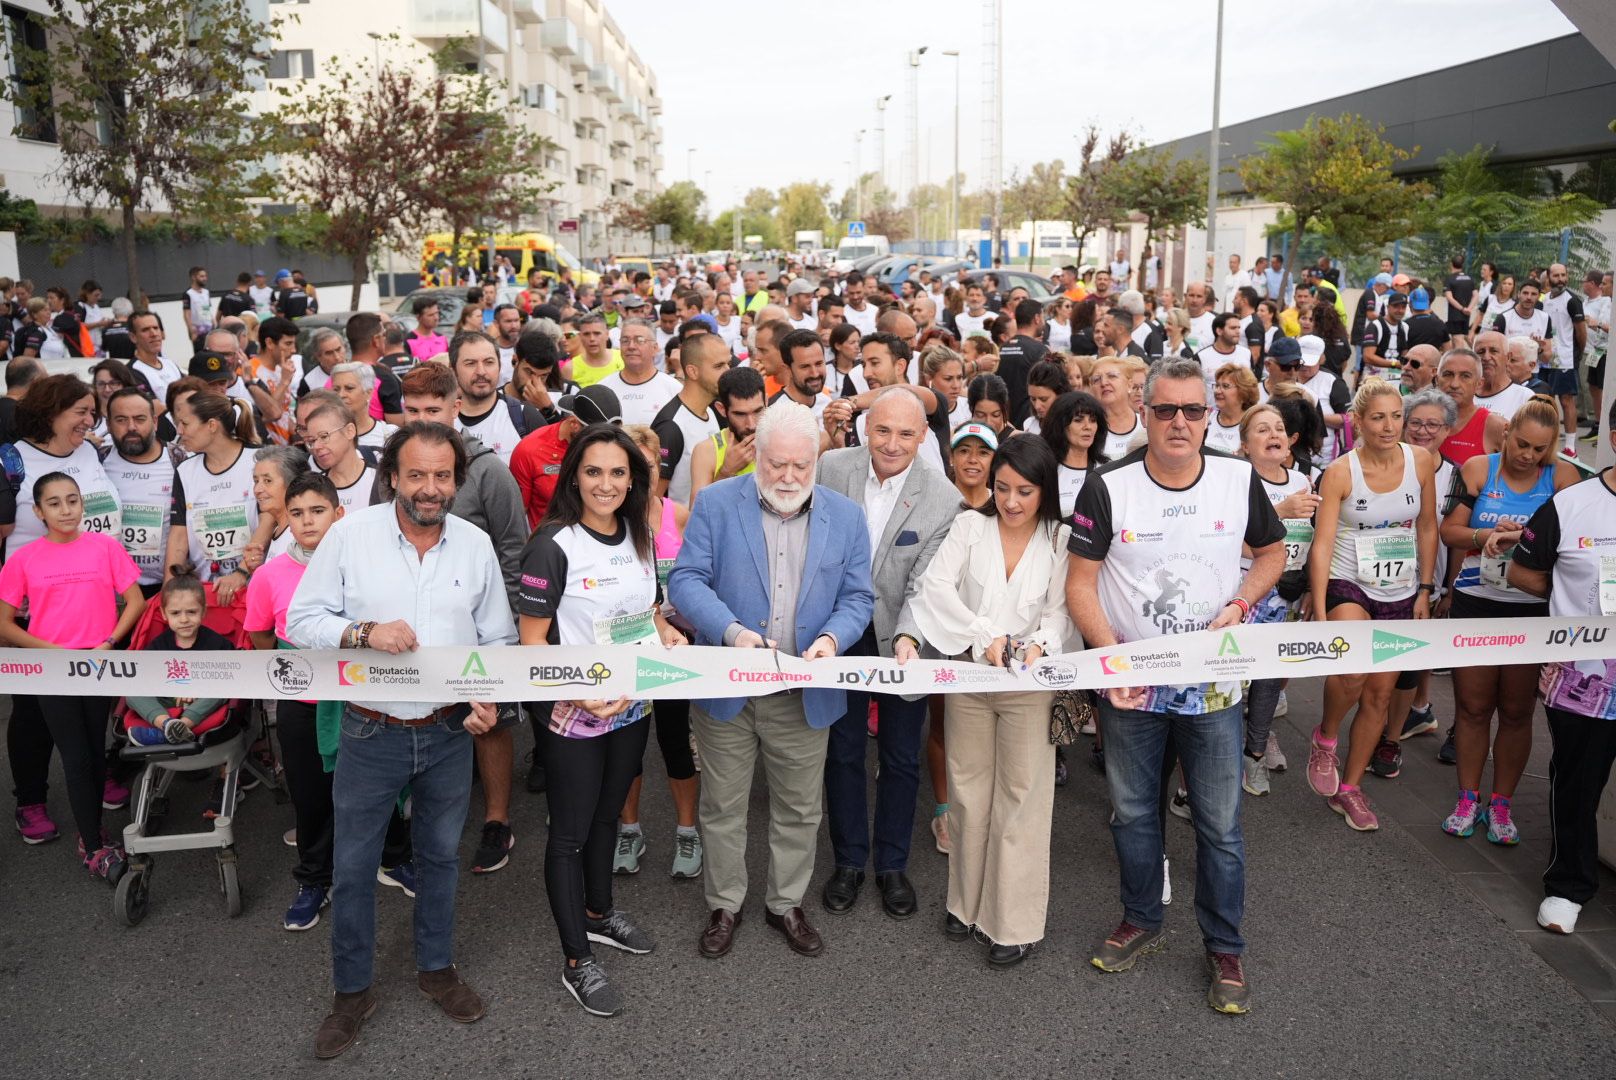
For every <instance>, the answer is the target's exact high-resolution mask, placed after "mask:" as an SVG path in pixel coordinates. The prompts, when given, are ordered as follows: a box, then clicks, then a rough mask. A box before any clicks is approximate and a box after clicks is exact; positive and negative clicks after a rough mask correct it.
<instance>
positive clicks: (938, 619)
mask: <svg viewBox="0 0 1616 1080" xmlns="http://www.w3.org/2000/svg"><path fill="white" fill-rule="evenodd" d="M1071 533H1072V530H1071V527H1070V526H1068V525H1059V526H1055V527H1053V528H1052V527H1050V526H1047V525H1045V526H1041V527H1040V528H1039V529H1038V530H1037V531H1036V532H1035V533H1033V536H1032V539H1031V540H1029V541H1027V550H1026V551H1024V552H1022V554H1021V558H1020V559H1019V560H1018V561H1017V562H1016V569H1015V572H1014V573H1012V574H1011V575H1010V576H1009V578H1008V579H1006V577H1005V574H1004V548H1003V547H1002V546H1000V544H999V519H998V518H996V517H988V516H987V515H986V514H983V513H981V512H980V511H977V510H966V511H963V512H962V513H961V514H960V515H959V516H958V517H956V518H955V519H954V524H953V525H951V526H949V529H948V535H947V536H946V537H944V538H943V546H942V547H940V548H938V549H937V554H936V555H935V556H933V558H932V560H931V563H930V564H929V565H928V566H927V567H926V573H925V576H924V577H922V578H921V581H920V594H919V595H918V596H917V597H916V598H915V604H914V608H913V609H912V610H913V612H914V617H915V625H916V626H918V627H919V628H920V633H921V635H922V636H923V637H924V638H925V640H926V644H928V645H930V646H932V647H933V648H935V649H938V650H939V651H941V652H942V653H943V654H945V655H947V656H958V655H960V654H962V653H966V652H969V653H970V654H971V659H972V660H974V661H977V662H978V663H980V662H981V661H982V659H983V657H984V655H985V654H986V653H987V648H988V646H989V645H991V644H992V643H993V640H994V639H995V638H998V637H1004V636H1008V637H1009V638H1010V640H1012V641H1025V642H1028V643H1030V644H1036V645H1038V646H1040V647H1041V648H1042V649H1043V650H1044V652H1045V653H1046V654H1050V653H1058V652H1061V651H1063V650H1064V649H1065V646H1066V642H1067V641H1068V640H1069V639H1070V638H1071V637H1072V636H1073V630H1072V621H1071V619H1069V618H1067V615H1066V543H1067V540H1068V539H1069V538H1070V536H1071Z"/></svg>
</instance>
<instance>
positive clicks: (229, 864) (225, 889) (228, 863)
mask: <svg viewBox="0 0 1616 1080" xmlns="http://www.w3.org/2000/svg"><path fill="white" fill-rule="evenodd" d="M219 892H220V893H221V894H222V895H223V896H224V910H225V914H227V915H229V916H230V917H231V918H232V919H233V918H235V917H236V916H237V915H240V914H241V882H240V880H239V879H238V878H237V877H236V853H235V852H234V851H233V850H230V849H229V848H226V849H225V850H224V851H221V852H219Z"/></svg>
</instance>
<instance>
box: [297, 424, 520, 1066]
mask: <svg viewBox="0 0 1616 1080" xmlns="http://www.w3.org/2000/svg"><path fill="white" fill-rule="evenodd" d="M381 469H382V472H383V473H384V474H385V475H386V476H387V479H388V483H389V486H390V487H391V489H392V490H393V492H394V497H393V500H392V501H391V502H385V503H378V504H377V505H375V506H369V507H366V508H364V509H363V510H359V511H356V512H355V513H353V514H350V515H347V516H346V517H344V518H343V519H342V521H340V522H339V523H338V524H337V525H336V526H335V527H333V528H332V530H331V532H329V533H327V534H326V538H325V540H324V541H323V542H322V543H321V544H320V546H319V548H318V549H316V551H315V553H314V555H313V557H312V558H311V559H310V560H309V565H308V569H307V570H306V571H305V572H304V575H303V580H302V582H301V583H300V584H299V585H298V589H297V592H296V593H295V594H294V595H293V597H292V603H291V606H290V608H289V609H288V610H287V613H286V629H287V636H288V637H289V638H290V639H291V640H292V641H293V642H294V643H296V644H297V645H299V646H302V647H303V648H310V649H335V648H348V649H355V648H359V649H376V650H380V651H382V652H386V653H391V654H393V655H395V656H399V654H403V653H410V652H413V651H415V649H417V648H418V647H420V646H423V645H424V646H435V645H452V646H459V647H462V648H464V647H471V648H475V647H477V646H479V645H510V644H513V643H514V642H515V641H516V627H515V623H514V621H513V620H512V618H511V608H510V602H509V600H508V599H507V597H506V593H505V580H504V578H503V577H502V576H501V574H500V568H499V560H498V558H497V557H496V556H495V554H494V546H493V544H492V542H491V541H490V540H489V539H488V536H487V534H485V533H484V532H482V531H481V530H480V529H478V528H477V527H476V526H474V525H472V524H471V523H469V522H467V521H465V520H463V519H461V518H457V517H454V516H452V515H451V514H450V513H449V507H450V505H451V504H452V503H453V502H454V496H455V489H456V488H457V487H458V486H459V485H460V484H461V483H463V482H464V480H465V475H466V450H465V447H464V446H463V445H462V444H461V442H460V437H459V436H458V435H456V434H455V432H454V429H452V428H450V427H448V426H446V425H443V424H432V423H422V422H415V423H410V424H406V425H405V426H404V427H402V428H400V429H399V433H398V437H396V438H394V439H391V440H389V442H388V446H387V451H386V452H384V454H383V457H382V464H381ZM282 655H283V656H285V657H286V659H285V660H283V661H279V662H278V663H279V665H280V666H279V667H277V668H274V669H272V675H271V677H272V679H274V680H275V681H276V683H277V686H278V687H279V689H281V691H282V692H284V693H286V694H287V695H288V696H298V695H300V694H303V693H305V692H306V691H307V690H308V687H309V683H310V675H311V673H310V671H309V665H308V663H307V662H306V661H299V660H298V659H297V658H296V657H297V654H296V653H295V652H289V653H283V654H282ZM364 666H368V665H365V664H353V665H350V667H364ZM389 667H391V668H392V669H393V670H392V671H391V672H390V673H389V675H388V676H387V677H388V678H390V679H392V680H393V681H394V682H395V683H396V682H398V681H400V680H407V679H408V678H409V670H410V668H411V667H412V665H411V664H410V661H409V658H408V657H406V656H400V658H399V661H398V662H397V663H396V664H393V665H389ZM360 674H361V677H365V678H368V677H369V676H370V673H369V672H362V673H360ZM496 719H497V717H496V714H495V707H494V705H493V704H491V703H489V702H482V701H474V702H471V703H470V704H469V705H468V704H465V703H454V702H450V703H441V702H433V701H373V702H349V703H348V704H347V706H346V707H345V709H344V713H343V717H342V736H341V739H342V741H341V749H340V751H339V753H338V756H337V768H336V772H335V774H334V776H333V777H332V792H331V798H332V804H333V807H334V810H335V822H334V824H335V836H336V841H335V851H334V854H333V875H332V885H333V891H332V929H331V965H332V976H333V978H332V981H333V983H334V985H335V989H336V995H335V999H334V1001H333V1004H332V1009H331V1014H330V1015H329V1016H327V1017H326V1018H325V1020H324V1021H323V1022H322V1023H321V1025H320V1028H319V1031H318V1032H317V1033H316V1035H315V1054H316V1056H318V1057H322V1058H332V1057H336V1056H337V1055H338V1054H341V1053H342V1052H343V1051H344V1050H347V1049H348V1047H350V1046H352V1045H353V1043H354V1040H355V1039H357V1038H358V1036H359V1029H360V1027H361V1026H362V1025H363V1024H364V1022H365V1020H366V1019H368V1018H369V1017H370V1014H371V1013H373V1012H375V1011H376V1006H377V1004H378V999H377V995H376V993H375V991H374V989H373V988H372V985H371V983H372V979H373V977H374V974H375V959H376V868H377V866H378V865H379V864H380V860H381V856H382V840H383V837H384V835H385V833H386V831H387V822H388V820H389V819H390V818H391V817H392V813H393V805H394V803H395V802H397V800H398V794H399V792H400V791H402V790H403V789H404V788H405V787H406V786H407V787H409V789H410V792H411V798H412V805H413V808H414V812H413V815H412V818H411V833H412V837H411V839H412V842H413V846H414V850H415V863H416V869H417V878H416V888H415V952H416V955H415V966H416V970H417V973H418V974H417V982H418V984H419V986H420V988H421V990H422V992H423V993H425V994H426V995H427V996H428V997H431V998H432V999H433V1000H434V1001H436V1002H437V1004H438V1006H439V1007H440V1008H442V1009H443V1011H444V1012H445V1013H447V1014H448V1015H449V1017H450V1019H452V1020H455V1021H458V1022H460V1023H471V1022H473V1021H475V1020H479V1019H481V1018H482V1015H483V1011H484V1010H483V1003H482V1001H481V999H480V998H479V997H478V996H477V993H476V991H474V990H473V989H472V988H471V987H470V986H468V985H466V983H464V982H463V981H461V979H460V976H459V974H458V973H457V972H456V970H455V966H454V957H453V936H454V914H455V885H456V880H457V878H458V876H459V852H460V834H461V830H462V829H463V828H464V826H465V823H466V810H467V807H468V805H469V803H470V799H471V761H472V739H471V737H472V736H476V735H481V734H483V733H484V732H486V731H489V730H491V729H492V728H493V726H494V724H495V722H496Z"/></svg>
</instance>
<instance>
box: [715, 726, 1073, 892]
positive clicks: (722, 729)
mask: <svg viewBox="0 0 1616 1080" xmlns="http://www.w3.org/2000/svg"><path fill="white" fill-rule="evenodd" d="M690 730H691V731H692V732H693V733H694V734H695V736H696V748H697V749H698V750H699V751H700V752H701V803H700V814H701V818H700V820H701V846H702V858H703V863H704V865H703V869H702V872H703V877H704V879H705V884H706V888H707V907H708V909H709V910H715V909H717V908H723V909H724V910H726V911H734V912H739V911H740V910H741V905H742V904H743V903H744V902H745V901H746V809H747V803H748V801H749V800H750V798H751V795H752V774H753V771H754V770H755V768H756V765H757V759H758V755H759V753H760V752H761V754H762V757H763V776H764V779H765V780H766V781H767V782H768V785H769V874H768V892H767V894H766V895H765V897H764V903H765V905H766V906H767V907H768V909H769V910H770V911H772V912H774V913H775V914H776V915H783V914H785V913H786V912H788V911H790V910H791V909H792V908H794V907H801V906H802V898H803V896H804V895H806V894H807V892H808V885H809V882H810V881H811V880H812V878H813V876H814V850H815V847H816V845H817V843H818V840H819V822H820V819H821V818H822V817H823V816H824V806H825V748H826V746H827V745H828V744H829V741H830V729H829V728H821V729H819V730H817V731H816V730H815V729H813V728H811V727H809V726H808V721H807V719H806V718H805V717H804V716H803V712H802V697H801V695H798V694H769V695H767V696H766V697H755V698H752V699H751V700H750V701H748V702H747V703H746V706H745V707H744V708H742V709H741V711H740V712H739V713H738V714H737V715H736V716H735V718H734V719H733V720H727V721H722V722H720V721H718V720H714V719H713V718H712V717H711V716H709V715H707V713H706V712H705V711H704V710H703V709H702V708H701V707H700V706H699V705H696V704H694V703H692V704H691V706H690ZM1053 767H1054V766H1053V765H1052V766H1051V768H1053Z"/></svg>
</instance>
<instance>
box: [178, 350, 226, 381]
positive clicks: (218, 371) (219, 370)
mask: <svg viewBox="0 0 1616 1080" xmlns="http://www.w3.org/2000/svg"><path fill="white" fill-rule="evenodd" d="M186 374H187V375H195V376H196V377H198V378H200V379H206V380H208V381H209V382H229V381H230V379H231V377H232V375H233V374H234V373H233V372H232V371H231V370H230V358H229V357H228V356H226V355H225V354H224V353H217V352H213V351H212V350H211V349H203V350H202V351H201V352H199V353H197V354H196V355H195V356H193V357H191V366H190V368H189V369H188V370H187V371H186Z"/></svg>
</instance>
